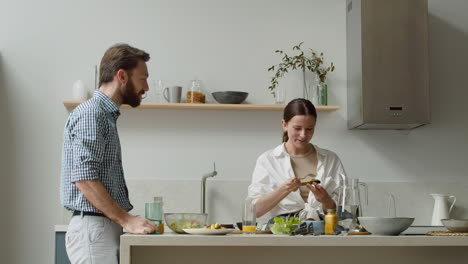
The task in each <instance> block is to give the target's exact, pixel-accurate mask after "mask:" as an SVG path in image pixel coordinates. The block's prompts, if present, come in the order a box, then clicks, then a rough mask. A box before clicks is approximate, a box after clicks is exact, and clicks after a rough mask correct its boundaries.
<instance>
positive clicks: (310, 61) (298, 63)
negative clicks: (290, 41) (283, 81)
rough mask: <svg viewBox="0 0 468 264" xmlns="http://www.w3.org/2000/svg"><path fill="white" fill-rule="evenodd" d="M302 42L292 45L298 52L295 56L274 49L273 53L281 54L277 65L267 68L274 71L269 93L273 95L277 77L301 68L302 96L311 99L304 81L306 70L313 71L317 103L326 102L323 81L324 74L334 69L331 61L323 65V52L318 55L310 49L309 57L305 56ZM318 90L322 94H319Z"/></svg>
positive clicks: (325, 86)
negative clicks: (316, 84)
mask: <svg viewBox="0 0 468 264" xmlns="http://www.w3.org/2000/svg"><path fill="white" fill-rule="evenodd" d="M303 43H304V42H301V43H299V44H298V45H296V46H294V47H293V51H297V52H298V54H297V55H295V56H289V55H288V54H286V53H285V52H284V51H282V50H276V51H275V53H278V54H282V55H283V57H282V59H281V63H279V64H278V65H273V66H271V67H270V68H268V71H272V72H275V75H274V76H273V77H272V78H271V85H270V86H269V87H268V89H270V90H271V93H272V94H273V96H274V97H275V92H276V89H277V85H278V79H279V78H281V77H283V76H284V74H285V73H287V72H289V70H302V81H303V96H304V98H306V99H309V100H311V101H312V97H313V92H312V91H311V90H310V89H309V88H310V87H307V83H306V74H305V72H306V70H307V71H310V72H313V73H315V74H316V76H317V82H318V86H317V95H318V100H319V101H318V104H324V105H326V104H327V91H326V89H327V85H326V83H325V80H326V76H327V73H328V72H332V71H333V70H335V66H334V65H333V62H331V63H330V66H328V67H323V66H322V65H323V63H324V57H323V52H322V53H320V54H319V55H318V54H317V53H315V52H314V51H313V50H312V49H310V55H311V56H310V57H307V56H306V54H305V53H304V51H303V50H302V49H301V46H302V44H303ZM320 91H321V92H322V94H320Z"/></svg>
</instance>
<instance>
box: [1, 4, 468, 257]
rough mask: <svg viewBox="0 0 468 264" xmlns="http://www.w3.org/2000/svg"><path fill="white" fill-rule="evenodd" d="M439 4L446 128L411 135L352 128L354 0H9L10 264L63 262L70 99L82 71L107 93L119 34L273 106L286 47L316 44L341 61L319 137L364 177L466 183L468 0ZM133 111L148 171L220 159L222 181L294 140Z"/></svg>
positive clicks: (274, 122) (172, 63) (136, 173)
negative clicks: (59, 236) (101, 75)
mask: <svg viewBox="0 0 468 264" xmlns="http://www.w3.org/2000/svg"><path fill="white" fill-rule="evenodd" d="M429 4H430V5H429V8H430V18H429V30H430V57H431V58H430V63H431V95H432V101H431V111H432V124H430V125H428V126H425V127H422V128H418V129H416V130H414V131H411V132H409V133H408V132H399V131H349V130H347V129H346V111H345V110H346V87H345V83H346V68H345V65H346V63H345V62H346V61H345V56H346V54H345V22H346V21H345V1H344V0H328V1H324V0H323V1H319V0H308V1H306V0H291V1H287V2H286V1H280V0H275V1H272V0H257V1H247V0H240V1H226V0H225V1H216V0H200V1H190V0H173V1H163V0H160V1H143V0H140V1H89V0H88V1H86V0H85V1H59V0H48V1H45V2H44V1H40V2H38V1H21V0H20V1H8V2H6V1H2V2H1V6H2V8H1V9H0V54H1V57H0V77H2V78H0V81H1V82H0V85H1V86H0V88H1V89H0V111H1V113H2V114H1V115H0V116H1V117H2V120H1V123H0V124H1V125H2V129H1V130H0V135H1V137H2V154H4V155H2V162H4V163H5V164H4V165H3V163H2V181H3V183H2V190H0V191H3V194H4V195H7V196H9V200H8V201H9V203H7V204H6V206H7V207H6V208H4V210H3V212H2V217H1V218H4V217H5V216H7V217H8V218H7V219H8V220H9V225H7V226H6V229H8V230H11V231H10V236H9V238H10V240H9V243H8V245H9V248H7V252H5V256H6V259H7V260H9V261H7V262H5V263H51V262H52V261H53V225H54V224H56V223H59V222H60V221H61V219H62V211H61V207H60V204H59V174H60V155H61V142H62V137H61V136H62V129H63V126H64V122H65V120H66V118H67V115H68V112H67V111H66V109H65V108H64V107H63V105H62V101H63V100H67V99H70V98H71V95H72V93H71V86H72V83H73V82H74V81H75V80H77V79H82V80H84V81H85V82H86V84H87V85H88V87H89V88H90V90H91V89H92V88H93V83H94V65H95V64H98V63H99V61H100V58H101V56H102V54H103V52H104V51H105V50H106V49H107V48H108V47H109V46H110V45H112V44H114V43H115V42H128V43H130V44H132V45H134V46H136V47H139V48H143V49H145V50H147V51H148V52H149V53H150V54H151V56H152V59H151V61H150V62H149V70H150V74H151V78H153V77H154V78H155V79H156V78H157V79H172V80H180V81H182V82H185V83H186V82H187V81H188V80H190V79H192V78H194V77H197V78H199V79H201V80H203V81H204V83H205V85H206V87H207V89H209V90H211V91H217V90H244V91H248V92H249V93H250V95H249V98H248V101H249V102H250V103H272V102H273V99H272V97H271V96H270V95H269V92H268V90H267V89H266V87H267V86H268V81H269V78H270V73H268V72H267V71H266V69H267V68H268V67H269V66H271V65H273V64H276V63H278V62H279V57H278V56H276V55H275V54H274V53H273V51H274V50H275V49H289V48H290V47H292V46H293V45H295V44H297V43H298V42H300V41H304V42H305V44H304V46H305V47H311V48H314V49H316V50H319V51H324V52H325V55H326V58H327V59H328V60H329V61H333V62H334V64H335V65H336V66H337V68H336V71H335V72H334V73H333V74H332V75H330V79H329V81H330V85H329V87H330V93H331V94H330V104H336V105H339V106H341V109H340V110H339V111H337V112H333V113H323V114H320V117H319V122H318V129H317V132H316V136H315V137H314V139H313V142H315V143H316V144H318V145H321V146H323V147H326V148H329V149H332V150H334V151H335V152H337V153H338V154H339V155H340V157H341V158H342V161H343V163H344V164H345V166H346V169H347V171H348V173H349V174H350V176H351V177H358V178H361V179H362V180H364V181H379V182H388V181H393V182H422V181H436V182H437V181H443V182H454V183H456V182H461V181H464V180H465V179H466V177H467V172H466V171H468V165H467V164H468V162H467V161H468V159H467V151H466V149H467V147H468V143H467V142H468V141H467V140H466V135H467V134H468V133H467V132H468V121H467V114H468V110H467V108H466V107H465V106H464V104H465V100H466V98H468V96H467V95H468V89H467V88H468V87H467V84H466V83H467V81H468V80H467V78H468V77H467V76H468V75H467V74H466V72H465V71H466V69H467V68H468V67H467V66H468V65H467V61H468V37H467V33H468V18H467V17H466V16H465V12H464V10H467V9H468V2H466V1H460V0H459V1H457V0H449V1H447V0H446V1H442V0H430V1H429ZM297 77H298V74H297V73H293V74H291V75H290V76H289V77H288V78H286V79H285V80H284V82H283V84H284V85H287V86H288V99H291V98H294V97H296V96H299V95H300V94H301V93H300V90H299V88H298V86H299V84H298V83H299V82H298V81H297ZM122 112H123V114H122V116H121V118H120V119H119V121H118V123H119V132H120V135H121V142H122V148H123V150H124V153H123V155H124V156H123V159H124V168H125V172H126V176H127V177H128V178H129V179H134V180H137V179H143V178H150V179H173V180H198V179H200V178H201V175H202V174H203V173H205V172H207V171H209V170H210V169H211V164H212V162H213V161H214V160H215V161H216V163H217V167H218V171H219V176H217V177H218V179H220V180H239V181H246V180H248V179H249V178H250V174H251V171H252V169H253V166H254V162H255V159H256V157H257V156H258V155H259V154H260V153H261V152H262V151H264V150H266V149H268V148H271V147H273V146H275V145H276V144H277V143H279V140H280V129H279V124H280V123H279V122H280V119H281V114H280V113H277V112H266V113H256V112H252V113H249V112H190V111H182V110H177V111H175V110H123V111H122ZM213 180H214V179H213ZM5 183H6V184H5ZM193 200H194V202H195V203H198V197H196V198H195V199H193ZM460 202H463V201H460ZM464 202H465V203H466V201H464ZM139 206H141V205H139ZM2 226H3V225H2ZM25 252H26V253H25Z"/></svg>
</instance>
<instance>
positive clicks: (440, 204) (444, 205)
mask: <svg viewBox="0 0 468 264" xmlns="http://www.w3.org/2000/svg"><path fill="white" fill-rule="evenodd" d="M431 196H432V197H433V198H434V210H433V212H432V221H431V225H432V226H441V225H442V222H441V221H440V219H449V218H450V212H452V209H453V206H454V205H455V202H456V201H457V198H456V197H455V196H453V195H445V194H431ZM449 199H453V202H452V205H450V208H449V207H448V202H449Z"/></svg>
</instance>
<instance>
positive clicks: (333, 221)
mask: <svg viewBox="0 0 468 264" xmlns="http://www.w3.org/2000/svg"><path fill="white" fill-rule="evenodd" d="M337 223H338V216H337V215H336V210H335V209H328V210H327V214H326V215H325V235H334V234H335V227H336V225H337Z"/></svg>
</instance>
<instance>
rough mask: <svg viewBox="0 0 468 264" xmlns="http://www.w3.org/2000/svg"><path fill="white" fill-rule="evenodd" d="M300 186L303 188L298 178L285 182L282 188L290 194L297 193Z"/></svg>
mask: <svg viewBox="0 0 468 264" xmlns="http://www.w3.org/2000/svg"><path fill="white" fill-rule="evenodd" d="M300 186H301V180H299V178H297V177H294V178H291V179H289V180H287V181H285V182H284V183H283V184H282V186H281V187H282V188H283V189H285V190H287V191H288V192H295V191H297V189H299V187H300Z"/></svg>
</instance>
